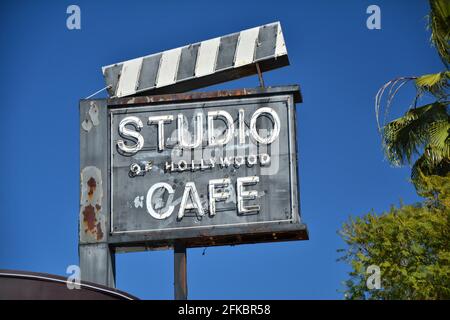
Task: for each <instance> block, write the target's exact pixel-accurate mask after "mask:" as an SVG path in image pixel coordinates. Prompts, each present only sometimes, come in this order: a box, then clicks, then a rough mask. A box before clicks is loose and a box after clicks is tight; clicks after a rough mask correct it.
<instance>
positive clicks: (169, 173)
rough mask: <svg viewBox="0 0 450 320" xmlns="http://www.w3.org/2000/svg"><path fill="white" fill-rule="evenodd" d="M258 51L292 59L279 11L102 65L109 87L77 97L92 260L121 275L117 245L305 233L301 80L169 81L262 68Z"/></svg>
mask: <svg viewBox="0 0 450 320" xmlns="http://www.w3.org/2000/svg"><path fill="white" fill-rule="evenodd" d="M257 63H258V67H259V68H260V69H261V70H263V71H264V70H270V69H273V68H277V67H280V66H283V65H286V64H288V59H287V51H286V46H285V44H284V39H283V35H282V32H281V26H280V24H279V23H273V24H269V25H265V26H262V27H257V28H253V29H249V30H245V31H242V32H240V33H236V34H232V35H228V36H224V37H219V38H216V39H212V40H208V41H203V42H200V43H197V44H192V45H188V46H185V47H182V48H178V49H174V50H168V51H165V52H163V53H158V54H154V55H150V56H147V57H143V58H138V59H134V60H131V61H126V62H123V63H119V64H114V65H111V66H108V67H104V68H103V73H104V76H105V79H106V82H107V84H108V85H109V93H110V95H111V98H109V99H97V100H95V99H89V100H81V102H80V161H81V164H80V170H81V174H80V179H81V181H80V183H81V196H80V197H81V201H80V259H81V263H82V264H83V261H84V263H85V269H89V268H92V265H95V262H93V261H92V259H94V260H95V259H97V260H98V259H100V260H101V261H102V262H99V263H98V264H97V265H102V266H103V267H102V268H106V269H105V270H104V271H105V272H104V274H107V277H110V278H113V273H114V267H113V265H114V258H113V255H111V252H121V251H122V252H127V251H133V250H134V251H137V250H149V249H157V248H169V247H172V246H173V244H174V243H175V241H182V242H183V244H184V245H185V246H186V247H198V246H214V245H235V244H243V243H257V242H269V241H287V240H305V239H308V234H307V229H306V226H305V224H303V223H302V222H301V220H300V204H299V191H298V185H299V181H298V172H297V163H298V150H297V142H296V110H295V105H296V103H299V102H301V96H300V91H299V88H298V86H296V85H293V86H279V87H268V88H256V89H238V90H227V91H216V92H191V93H173V92H178V91H183V92H184V91H186V90H190V89H195V88H198V87H202V86H205V85H210V84H213V83H217V82H222V81H226V80H230V79H233V78H237V77H241V76H244V75H250V74H255V73H256V70H257V68H256V64H257ZM165 92H172V94H163V93H165ZM105 261H106V263H105ZM92 274H93V276H92V277H91V278H90V279H89V280H92V281H95V280H97V281H100V282H103V283H110V281H109V280H105V279H100V280H99V279H95V277H96V275H97V274H99V273H98V272H96V273H92ZM100 274H101V273H100Z"/></svg>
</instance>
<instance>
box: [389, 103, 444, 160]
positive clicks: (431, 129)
mask: <svg viewBox="0 0 450 320" xmlns="http://www.w3.org/2000/svg"><path fill="white" fill-rule="evenodd" d="M447 104H448V103H440V102H435V103H432V104H427V105H425V106H422V107H418V108H413V109H410V110H408V112H406V114H405V115H404V116H403V117H400V118H398V119H395V120H393V121H391V122H389V123H388V124H387V125H385V126H384V127H383V129H382V135H383V147H384V149H385V154H386V157H387V159H388V160H389V161H390V162H391V163H392V164H394V165H397V166H398V165H403V164H407V163H409V164H412V161H413V157H414V156H415V155H420V154H421V153H422V152H421V151H422V150H423V149H424V148H425V147H426V146H428V145H432V146H433V147H434V149H433V150H440V148H441V149H442V150H446V149H445V148H446V147H442V146H445V144H446V143H447V142H448V141H447V140H445V139H444V142H443V143H442V139H443V138H442V137H443V136H444V135H445V133H443V132H444V131H445V128H446V127H445V125H444V123H447V124H448V122H449V116H448V113H447ZM447 131H448V130H447ZM447 135H448V132H447ZM443 154H445V151H442V152H441V153H439V154H436V155H434V157H435V158H439V157H442V156H443ZM431 156H433V155H432V154H431V155H430V157H431ZM444 156H445V155H444Z"/></svg>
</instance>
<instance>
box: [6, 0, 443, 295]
mask: <svg viewBox="0 0 450 320" xmlns="http://www.w3.org/2000/svg"><path fill="white" fill-rule="evenodd" d="M70 4H77V5H79V6H80V8H81V28H82V29H81V30H72V31H70V30H68V29H67V28H66V18H67V14H66V8H67V6H68V5H70ZM371 4H377V5H378V6H380V8H381V19H382V22H381V23H382V24H381V27H382V29H381V30H368V29H367V28H366V19H367V17H368V15H367V14H366V8H367V7H368V6H369V5H371ZM428 9H429V8H428V1H425V0H408V1H407V0H403V1H401V0H397V1H381V0H379V1H364V0H346V1H334V0H328V1H325V0H316V1H295V2H294V1H291V2H290V1H276V2H274V1H262V0H259V1H243V0H241V1H233V0H229V1H220V2H219V1H216V2H214V1H197V0H196V1H194V0H185V1H170V2H164V1H74V2H67V1H46V2H44V1H25V0H21V1H9V2H6V1H2V2H1V3H0V16H1V19H0V28H1V33H0V39H1V43H2V49H1V51H0V65H1V70H2V77H1V78H0V95H1V97H2V98H1V106H0V119H1V123H2V125H1V126H0V134H1V135H0V136H1V137H2V143H1V157H0V177H1V180H0V268H7V269H20V270H29V271H38V272H47V273H53V274H60V275H64V274H65V270H66V268H67V266H68V265H71V264H77V263H78V249H77V223H78V222H77V221H78V211H79V206H78V203H79V199H78V197H79V149H78V148H79V117H78V100H79V99H80V98H84V97H86V96H88V95H90V94H91V93H93V92H95V91H96V90H98V89H101V88H103V87H104V86H105V84H104V81H103V78H102V74H101V66H103V65H108V64H111V63H115V62H118V61H123V60H127V59H131V58H135V57H138V56H142V55H146V54H150V53H154V52H160V51H162V50H165V49H171V48H174V47H178V46H182V45H185V44H188V43H192V42H197V41H201V40H206V39H209V38H212V37H216V36H221V35H225V34H228V33H232V32H236V31H240V30H243V29H246V28H250V27H254V26H259V25H262V24H265V23H270V22H273V21H281V24H282V27H283V32H284V36H285V40H286V44H287V49H288V53H289V57H290V61H291V66H289V67H285V68H282V69H278V70H275V71H271V72H269V73H267V74H265V76H264V77H265V82H266V84H267V85H284V84H299V85H300V86H301V90H302V93H303V97H304V103H303V104H300V105H298V106H297V110H298V128H299V129H298V130H299V136H298V143H299V150H300V156H299V159H300V160H299V170H300V184H301V207H302V218H303V221H304V222H306V223H307V224H308V227H309V232H310V240H309V241H302V242H290V243H269V244H257V245H242V246H234V247H212V248H208V249H207V250H206V252H205V254H204V255H203V254H202V253H203V249H189V251H188V282H189V297H190V298H191V299H217V298H222V299H247V298H249V299H250V298H254V299H341V298H342V297H343V294H342V293H341V292H339V290H342V289H343V286H342V281H343V280H345V279H346V272H347V271H348V267H347V266H346V265H345V264H343V263H341V262H336V259H337V258H338V257H339V254H338V253H337V252H336V249H338V248H343V247H345V246H344V243H343V241H342V240H341V239H340V237H339V236H338V234H337V230H338V229H339V228H340V227H341V225H342V223H343V222H344V221H345V220H346V219H347V218H348V217H349V216H350V215H360V214H364V213H366V212H368V211H370V210H371V209H374V210H376V211H377V212H381V211H382V210H386V209H388V208H389V206H390V205H391V204H398V203H399V200H400V199H402V200H403V201H404V202H406V203H411V202H416V201H418V200H419V198H418V197H417V196H416V194H415V191H414V188H413V187H412V186H411V184H410V183H409V182H408V177H409V168H402V169H395V168H392V167H390V165H389V164H388V163H387V162H386V161H385V160H384V157H383V152H382V150H381V146H380V139H379V135H378V132H377V129H376V123H375V115H374V106H373V102H374V96H375V93H376V91H377V90H378V88H379V87H380V86H381V85H382V84H383V83H384V82H386V81H388V80H390V79H392V78H394V77H397V76H402V75H420V74H424V73H431V72H436V71H439V70H440V69H441V68H442V65H441V62H440V60H439V57H438V56H437V54H436V53H435V50H434V49H433V48H432V47H431V45H430V43H429V33H428V32H427V31H426V29H425V25H426V19H425V16H426V14H427V13H428ZM257 85H258V79H257V77H256V76H253V77H249V78H245V79H240V80H237V81H233V82H229V83H224V84H220V85H217V86H214V87H211V88H208V90H211V89H217V88H220V89H227V88H241V87H256V86H257ZM410 94H412V91H411V90H408V89H407V90H405V91H404V92H403V93H402V94H401V95H400V96H399V98H398V100H397V101H396V104H395V107H394V110H393V115H394V116H395V115H396V114H400V113H401V112H402V111H403V110H404V109H402V108H404V107H406V106H407V105H408V104H409V102H410V97H411V96H409V95H410ZM172 282H173V253H172V251H154V252H142V253H133V254H122V255H118V256H117V286H118V288H120V289H122V290H125V291H128V292H130V293H132V294H135V295H136V296H138V297H140V298H148V299H171V298H172V297H173V287H172Z"/></svg>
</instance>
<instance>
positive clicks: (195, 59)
mask: <svg viewBox="0 0 450 320" xmlns="http://www.w3.org/2000/svg"><path fill="white" fill-rule="evenodd" d="M256 64H258V66H259V68H260V71H261V72H264V71H268V70H272V69H276V68H280V67H284V66H287V65H289V59H288V55H287V50H286V44H285V42H284V38H283V33H282V30H281V25H280V23H279V22H274V23H270V24H266V25H264V26H260V27H255V28H251V29H247V30H244V31H241V32H237V33H233V34H229V35H226V36H223V37H218V38H214V39H210V40H206V41H202V42H198V43H194V44H190V45H187V46H184V47H180V48H176V49H171V50H167V51H163V52H160V53H155V54H152V55H148V56H145V57H140V58H136V59H132V60H128V61H125V62H120V63H116V64H112V65H109V66H105V67H103V68H102V71H103V76H104V77H105V81H106V84H107V85H108V86H109V87H108V93H109V95H110V96H111V97H126V96H132V95H144V94H164V93H179V92H186V91H189V90H194V89H198V88H202V87H206V86H210V85H213V84H217V83H221V82H225V81H229V80H234V79H238V78H241V77H245V76H249V75H253V74H256V73H257V72H258V71H257V66H256Z"/></svg>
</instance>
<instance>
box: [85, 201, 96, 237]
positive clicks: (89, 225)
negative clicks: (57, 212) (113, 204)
mask: <svg viewBox="0 0 450 320" xmlns="http://www.w3.org/2000/svg"><path fill="white" fill-rule="evenodd" d="M83 222H84V225H85V226H86V229H85V232H88V231H89V232H95V224H96V223H97V218H96V217H95V210H94V207H93V206H92V205H90V204H89V205H87V206H86V207H85V208H84V210H83Z"/></svg>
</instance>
